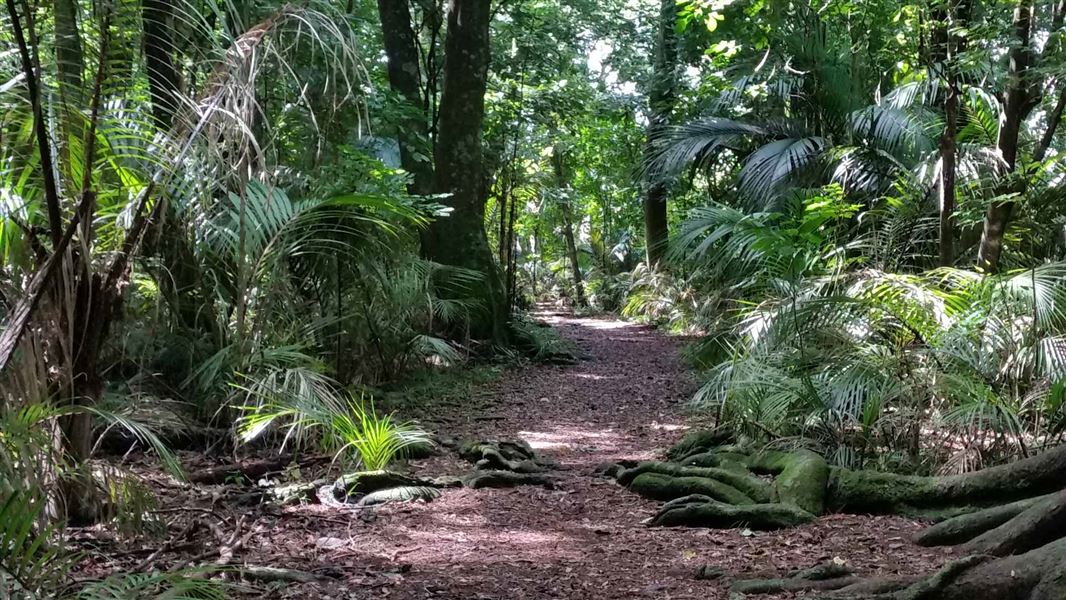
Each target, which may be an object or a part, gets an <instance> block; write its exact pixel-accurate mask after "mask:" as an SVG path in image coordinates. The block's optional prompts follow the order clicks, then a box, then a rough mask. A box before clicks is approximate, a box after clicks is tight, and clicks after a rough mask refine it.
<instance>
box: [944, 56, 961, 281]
mask: <svg viewBox="0 0 1066 600" xmlns="http://www.w3.org/2000/svg"><path fill="white" fill-rule="evenodd" d="M947 68H948V69H949V71H950V70H951V67H950V66H949V67H947ZM947 87H948V89H947V96H946V97H945V99H944V132H943V133H942V134H941V136H940V266H942V267H950V266H951V265H953V264H954V263H955V217H954V215H955V130H956V122H957V119H958V110H959V86H958V81H957V79H956V77H955V75H954V74H952V73H949V74H948V86H947Z"/></svg>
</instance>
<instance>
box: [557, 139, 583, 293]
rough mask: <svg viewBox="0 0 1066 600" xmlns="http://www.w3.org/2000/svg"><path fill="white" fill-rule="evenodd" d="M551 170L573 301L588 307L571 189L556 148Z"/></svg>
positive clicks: (561, 158) (561, 157) (562, 155)
mask: <svg viewBox="0 0 1066 600" xmlns="http://www.w3.org/2000/svg"><path fill="white" fill-rule="evenodd" d="M552 169H553V171H554V172H555V187H556V189H557V190H558V192H559V194H560V198H559V211H560V212H561V213H562V216H563V238H564V239H565V240H566V255H567V258H568V259H569V261H570V275H571V277H573V280H574V299H575V301H576V302H577V305H578V306H582V307H583V306H588V301H587V300H586V299H585V284H584V282H583V281H582V277H581V265H580V263H579V262H578V256H577V243H576V242H575V240H574V211H573V206H572V205H571V200H572V199H571V198H570V192H571V191H572V188H571V187H570V183H569V181H568V180H567V176H566V155H565V154H564V153H563V151H562V150H560V149H559V148H558V147H557V148H555V149H554V150H553V152H552Z"/></svg>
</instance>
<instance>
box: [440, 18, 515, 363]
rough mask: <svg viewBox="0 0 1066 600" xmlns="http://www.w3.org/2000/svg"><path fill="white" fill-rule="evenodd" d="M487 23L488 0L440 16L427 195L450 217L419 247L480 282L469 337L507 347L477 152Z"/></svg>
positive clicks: (485, 74)
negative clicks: (438, 85)
mask: <svg viewBox="0 0 1066 600" xmlns="http://www.w3.org/2000/svg"><path fill="white" fill-rule="evenodd" d="M490 20H491V13H490V1H489V0H453V2H452V4H451V9H450V10H449V12H448V32H447V38H446V40H445V50H444V51H445V54H444V87H443V91H442V93H441V100H440V122H439V126H438V135H437V145H436V150H435V152H434V164H435V174H434V186H433V191H434V192H436V193H439V194H450V196H449V197H448V199H447V200H445V201H444V202H445V203H446V204H447V205H448V206H450V207H451V208H452V213H451V214H450V215H449V216H448V217H446V218H441V219H437V220H436V221H434V222H433V224H432V225H430V228H429V231H428V232H427V235H426V236H425V239H424V246H425V250H426V254H427V255H428V256H429V257H430V258H432V259H433V260H436V261H437V262H440V263H443V264H448V265H456V266H461V267H466V268H469V269H473V270H475V271H478V272H480V273H481V274H482V275H483V276H484V278H485V287H484V289H483V290H477V291H476V292H477V293H476V296H478V298H479V299H480V300H481V301H482V302H483V304H484V307H483V308H484V310H483V311H481V314H480V316H478V317H475V318H474V320H473V322H472V323H471V334H472V335H473V336H474V337H478V338H482V339H491V340H494V341H499V342H502V341H505V340H506V339H507V332H506V324H507V323H506V321H507V308H506V298H505V295H504V290H503V282H502V281H501V278H500V272H499V269H498V267H497V265H496V261H495V259H494V258H493V256H492V250H491V249H490V248H489V243H488V237H487V236H486V235H485V221H484V220H485V195H484V194H485V186H484V185H483V180H484V160H483V154H482V147H481V137H482V133H481V129H482V126H483V122H484V117H485V89H486V86H487V81H488V69H489V59H490V52H491V47H490V45H489V22H490ZM471 291H472V290H468V291H466V292H465V295H467V296H469V295H470V292H471Z"/></svg>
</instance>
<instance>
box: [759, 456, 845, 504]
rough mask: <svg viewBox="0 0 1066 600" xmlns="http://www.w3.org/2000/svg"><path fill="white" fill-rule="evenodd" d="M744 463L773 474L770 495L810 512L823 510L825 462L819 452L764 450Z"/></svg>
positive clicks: (826, 465)
mask: <svg viewBox="0 0 1066 600" xmlns="http://www.w3.org/2000/svg"><path fill="white" fill-rule="evenodd" d="M748 465H749V467H750V468H751V470H752V471H755V472H756V473H768V474H772V475H774V493H773V499H775V500H777V501H778V502H781V503H784V504H791V505H792V506H797V507H799V508H802V509H803V510H805V511H807V512H809V513H811V514H814V515H820V514H822V513H823V512H824V510H825V492H826V485H827V484H828V482H829V465H828V464H827V463H826V462H825V459H824V458H822V457H821V455H819V454H816V453H814V452H811V451H810V450H796V451H793V452H774V451H765V452H760V453H758V454H755V455H753V456H752V457H751V459H750V461H749V462H748Z"/></svg>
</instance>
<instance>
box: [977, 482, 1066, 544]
mask: <svg viewBox="0 0 1066 600" xmlns="http://www.w3.org/2000/svg"><path fill="white" fill-rule="evenodd" d="M1063 537H1066V491H1062V492H1058V493H1057V494H1051V495H1050V496H1047V497H1045V498H1043V499H1042V500H1040V501H1039V502H1036V503H1034V504H1033V505H1032V506H1030V507H1029V508H1027V509H1025V510H1024V511H1022V512H1021V513H1020V514H1018V516H1016V517H1014V518H1013V519H1011V520H1009V521H1007V522H1006V523H1003V524H1002V525H1000V526H999V527H996V528H995V529H991V530H989V531H987V532H985V533H983V534H981V535H980V536H978V537H976V538H974V539H973V540H971V541H970V542H969V543H968V544H966V546H965V547H964V549H965V551H966V552H969V553H971V554H988V555H992V556H1007V555H1009V554H1020V553H1022V552H1027V551H1029V550H1032V549H1034V548H1039V547H1041V546H1043V545H1045V544H1048V543H1050V542H1053V541H1055V540H1057V539H1060V538H1063Z"/></svg>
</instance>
